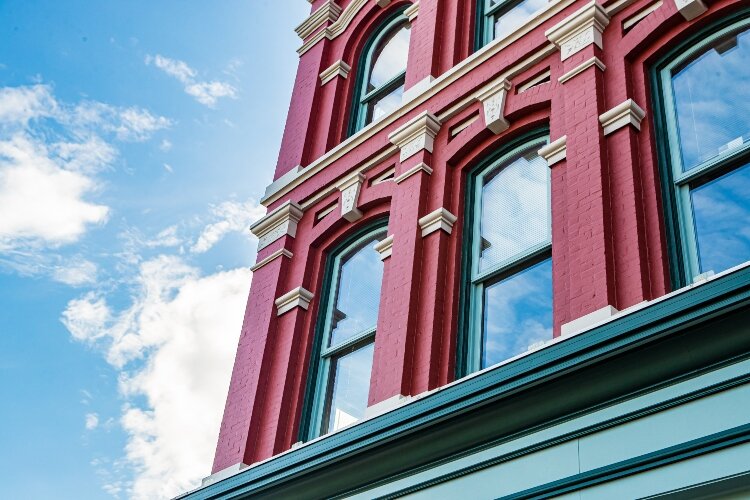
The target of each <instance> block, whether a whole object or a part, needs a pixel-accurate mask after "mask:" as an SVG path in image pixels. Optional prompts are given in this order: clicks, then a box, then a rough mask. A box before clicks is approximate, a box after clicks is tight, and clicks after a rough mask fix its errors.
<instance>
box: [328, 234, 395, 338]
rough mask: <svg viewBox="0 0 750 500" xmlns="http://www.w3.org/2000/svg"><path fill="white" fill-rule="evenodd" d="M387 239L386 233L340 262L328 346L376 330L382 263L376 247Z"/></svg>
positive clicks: (353, 251)
mask: <svg viewBox="0 0 750 500" xmlns="http://www.w3.org/2000/svg"><path fill="white" fill-rule="evenodd" d="M384 237H385V233H382V232H381V233H379V234H377V235H376V236H373V237H372V238H369V239H367V240H366V241H365V242H363V243H362V244H361V245H360V246H358V247H356V248H355V249H354V250H352V251H351V252H350V254H349V255H347V256H346V257H344V258H342V259H341V264H340V268H339V269H340V271H339V282H338V287H337V289H336V295H335V298H334V308H333V312H332V313H331V316H332V318H331V335H330V340H329V344H328V345H329V346H334V345H336V344H339V343H341V342H343V341H345V340H347V339H349V338H351V337H353V336H355V335H357V334H359V333H362V332H364V331H366V330H368V329H371V328H374V327H375V324H376V323H377V320H378V306H379V305H380V282H381V277H382V276H383V261H382V260H380V254H379V253H378V252H377V251H376V250H375V249H374V245H375V243H377V242H378V241H380V240H382V239H383V238H384Z"/></svg>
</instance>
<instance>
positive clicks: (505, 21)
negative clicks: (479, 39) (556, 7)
mask: <svg viewBox="0 0 750 500" xmlns="http://www.w3.org/2000/svg"><path fill="white" fill-rule="evenodd" d="M498 3H500V2H493V3H492V5H496V4H498ZM547 5H549V0H524V1H523V2H520V3H519V4H517V5H515V6H513V7H511V8H510V9H508V10H501V11H500V12H498V13H497V14H495V15H494V18H493V19H494V38H501V37H504V36H507V35H509V34H511V33H512V32H513V31H515V30H516V29H517V28H518V27H519V26H521V25H522V24H523V23H525V22H526V21H528V20H529V18H531V15H532V14H533V13H534V12H536V11H538V10H540V9H542V8H544V7H546V6H547Z"/></svg>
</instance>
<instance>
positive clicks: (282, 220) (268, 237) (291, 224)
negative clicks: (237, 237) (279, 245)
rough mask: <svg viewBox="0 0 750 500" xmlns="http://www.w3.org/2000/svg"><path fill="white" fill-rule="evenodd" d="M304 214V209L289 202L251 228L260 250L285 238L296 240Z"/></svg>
mask: <svg viewBox="0 0 750 500" xmlns="http://www.w3.org/2000/svg"><path fill="white" fill-rule="evenodd" d="M303 214H304V212H303V210H302V207H300V206H299V205H297V204H296V203H294V202H293V201H291V200H289V201H287V202H286V203H284V204H283V205H281V206H280V207H279V208H277V209H276V210H273V211H272V212H270V213H267V214H266V215H265V216H264V217H263V218H262V219H260V220H259V221H258V222H256V223H255V224H253V225H252V226H250V232H251V233H253V234H254V235H255V236H257V237H258V250H262V249H263V248H265V247H267V246H268V245H270V244H271V243H273V242H274V241H276V240H278V239H279V238H281V237H283V236H287V235H288V236H291V237H292V238H294V237H295V236H296V235H297V223H298V222H299V220H300V219H301V218H302V215H303Z"/></svg>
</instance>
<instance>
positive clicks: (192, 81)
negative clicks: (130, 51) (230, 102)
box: [144, 54, 237, 108]
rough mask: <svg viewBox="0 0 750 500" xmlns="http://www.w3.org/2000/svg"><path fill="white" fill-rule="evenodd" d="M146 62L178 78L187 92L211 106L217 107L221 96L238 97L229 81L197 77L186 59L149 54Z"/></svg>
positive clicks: (200, 101)
mask: <svg viewBox="0 0 750 500" xmlns="http://www.w3.org/2000/svg"><path fill="white" fill-rule="evenodd" d="M144 62H145V63H146V65H150V64H153V65H154V66H156V67H157V68H159V69H160V70H162V71H163V72H164V73H166V74H167V75H169V76H172V77H174V78H176V79H177V80H178V81H179V82H180V83H182V85H183V88H184V90H185V93H186V94H188V95H190V96H192V97H193V98H194V99H195V100H196V101H198V102H199V103H201V104H203V105H205V106H208V107H209V108H213V107H215V106H216V103H217V102H218V100H219V99H221V98H224V97H227V98H230V99H236V98H237V89H236V88H235V87H234V86H232V85H230V84H229V83H226V82H220V81H218V80H212V81H200V80H198V79H196V77H197V76H198V73H197V72H196V71H195V70H194V69H193V68H191V67H190V66H189V65H188V64H187V63H186V62H185V61H180V60H179V59H170V58H168V57H164V56H162V55H159V54H156V55H155V56H151V55H147V56H146V58H145V60H144Z"/></svg>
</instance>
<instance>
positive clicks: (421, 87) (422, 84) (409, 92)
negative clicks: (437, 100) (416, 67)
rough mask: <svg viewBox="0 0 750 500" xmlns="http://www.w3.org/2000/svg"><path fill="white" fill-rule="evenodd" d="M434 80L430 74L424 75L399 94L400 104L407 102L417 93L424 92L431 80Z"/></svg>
mask: <svg viewBox="0 0 750 500" xmlns="http://www.w3.org/2000/svg"><path fill="white" fill-rule="evenodd" d="M434 81H435V77H434V76H432V75H429V76H426V77H424V78H422V79H421V80H419V81H418V82H417V83H415V84H414V85H412V86H411V87H409V88H408V89H406V90H405V91H404V93H403V95H402V96H401V104H402V105H403V103H405V102H409V101H411V100H412V99H414V98H415V97H417V96H418V95H420V94H422V93H423V92H425V91H426V90H427V89H429V88H430V85H432V82H434Z"/></svg>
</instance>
